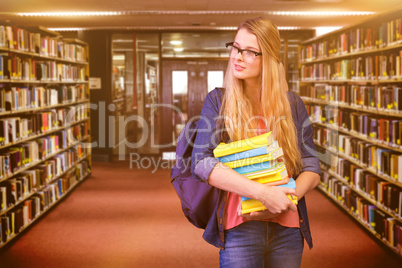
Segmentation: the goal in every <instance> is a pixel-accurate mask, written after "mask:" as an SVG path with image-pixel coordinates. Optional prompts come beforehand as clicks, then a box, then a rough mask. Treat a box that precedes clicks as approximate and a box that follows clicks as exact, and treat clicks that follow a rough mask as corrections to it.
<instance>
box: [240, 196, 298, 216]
mask: <svg viewBox="0 0 402 268" xmlns="http://www.w3.org/2000/svg"><path fill="white" fill-rule="evenodd" d="M287 196H288V197H289V199H290V200H291V201H292V202H293V204H295V205H297V197H296V196H294V195H292V196H291V195H287ZM266 209H267V208H266V207H265V206H264V205H263V204H262V203H261V202H260V201H258V200H255V199H249V200H246V201H242V202H241V212H242V214H248V213H251V212H254V211H263V210H266Z"/></svg>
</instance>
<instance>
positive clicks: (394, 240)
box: [318, 183, 402, 257]
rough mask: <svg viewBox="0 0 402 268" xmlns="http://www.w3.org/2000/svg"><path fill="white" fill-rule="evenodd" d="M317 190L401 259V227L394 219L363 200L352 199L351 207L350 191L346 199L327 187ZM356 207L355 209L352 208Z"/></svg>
mask: <svg viewBox="0 0 402 268" xmlns="http://www.w3.org/2000/svg"><path fill="white" fill-rule="evenodd" d="M318 189H319V190H321V191H322V192H323V193H324V194H326V195H327V196H328V197H329V198H330V199H332V200H333V201H334V202H335V203H336V204H338V205H339V206H340V207H341V208H342V209H344V210H345V211H346V212H347V213H348V214H349V215H350V216H352V218H353V219H355V220H356V221H357V222H359V223H360V225H361V226H363V227H364V228H365V229H366V230H367V231H368V232H370V233H371V234H372V235H373V236H375V237H376V238H377V239H378V240H379V241H381V242H382V243H383V244H384V245H385V246H387V247H388V248H390V249H391V250H392V251H393V252H395V253H396V254H398V255H399V256H400V257H402V250H401V245H402V226H401V224H400V222H399V223H396V221H395V219H394V218H392V217H388V216H387V214H386V213H383V212H382V211H381V210H379V209H376V208H375V206H374V205H370V204H367V202H365V199H364V198H358V197H357V198H353V199H354V200H355V201H354V202H353V206H352V205H351V204H350V200H352V198H348V196H350V195H351V191H348V190H346V192H345V193H346V199H344V198H343V197H342V196H339V195H336V194H334V193H333V191H332V190H329V189H328V185H327V184H325V183H322V184H321V185H319V186H318ZM354 206H356V207H354Z"/></svg>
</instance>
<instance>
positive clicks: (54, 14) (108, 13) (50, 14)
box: [17, 11, 125, 17]
mask: <svg viewBox="0 0 402 268" xmlns="http://www.w3.org/2000/svg"><path fill="white" fill-rule="evenodd" d="M124 13H125V12H122V11H100V12H99V11H85V12H26V13H17V15H18V16H23V17H82V16H120V15H124Z"/></svg>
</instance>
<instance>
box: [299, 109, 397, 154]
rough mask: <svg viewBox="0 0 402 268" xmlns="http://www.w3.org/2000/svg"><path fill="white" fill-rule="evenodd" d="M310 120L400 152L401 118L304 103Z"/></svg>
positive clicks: (334, 130)
mask: <svg viewBox="0 0 402 268" xmlns="http://www.w3.org/2000/svg"><path fill="white" fill-rule="evenodd" d="M306 109H307V112H308V114H309V115H310V121H311V122H312V123H314V124H315V125H316V126H319V127H320V128H326V129H328V130H331V131H333V132H336V133H345V134H347V135H350V136H353V137H354V138H357V139H361V140H365V141H367V142H370V143H373V144H375V145H377V146H380V147H384V148H386V149H389V150H395V151H399V152H402V119H401V118H397V119H395V118H383V117H378V116H376V115H373V114H367V113H358V112H353V111H352V112H350V111H348V110H342V109H338V108H334V107H333V106H319V105H314V106H312V105H309V104H306Z"/></svg>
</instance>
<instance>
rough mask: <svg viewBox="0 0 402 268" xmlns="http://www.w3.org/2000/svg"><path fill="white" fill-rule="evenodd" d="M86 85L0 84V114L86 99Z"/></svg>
mask: <svg viewBox="0 0 402 268" xmlns="http://www.w3.org/2000/svg"><path fill="white" fill-rule="evenodd" d="M87 89H88V88H87V85H76V86H73V85H68V86H67V85H59V86H47V87H42V86H25V87H14V86H13V87H10V86H8V85H6V86H4V85H1V84H0V115H2V114H3V113H10V114H11V113H14V112H19V111H21V110H29V109H46V108H48V107H53V106H57V105H60V104H62V105H64V104H70V103H74V102H83V101H85V100H88V99H89V97H88V91H87Z"/></svg>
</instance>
